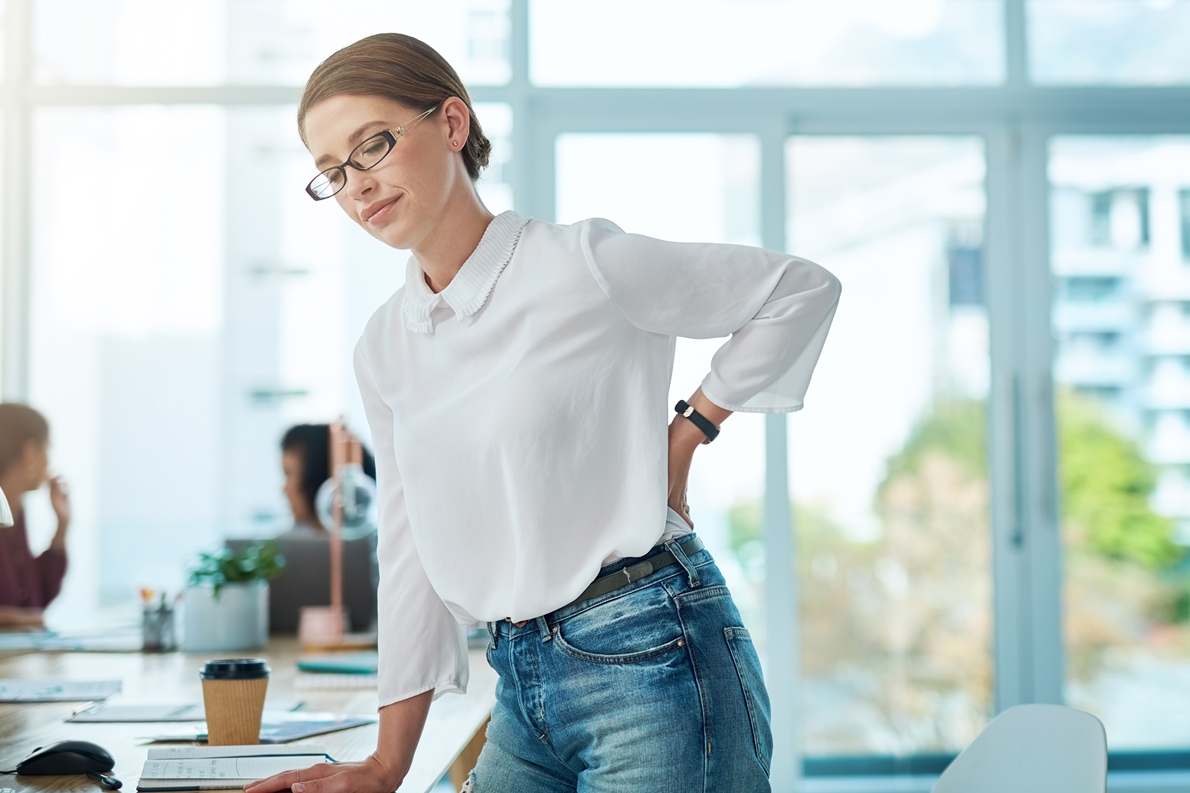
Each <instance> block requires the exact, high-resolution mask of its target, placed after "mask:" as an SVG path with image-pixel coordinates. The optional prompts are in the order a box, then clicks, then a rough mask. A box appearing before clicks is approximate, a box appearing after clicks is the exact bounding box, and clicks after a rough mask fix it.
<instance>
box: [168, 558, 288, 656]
mask: <svg viewBox="0 0 1190 793" xmlns="http://www.w3.org/2000/svg"><path fill="white" fill-rule="evenodd" d="M284 567H285V557H283V556H281V555H280V554H279V553H277V544H276V543H273V542H265V543H259V544H256V545H249V546H247V547H245V548H242V549H241V550H239V551H238V552H236V551H232V550H231V549H230V548H223V549H222V550H220V551H217V552H216V553H202V554H199V557H198V565H197V566H196V567H194V568H193V569H192V570H191V571H190V582H189V584H188V585H187V587H186V591H185V594H184V596H183V601H182V602H183V604H184V608H185V617H184V622H183V624H184V626H185V627H184V630H185V633H184V637H183V641H182V646H183V648H184V649H185V650H186V652H230V651H232V650H252V649H256V648H259V647H264V645H265V644H266V643H267V642H268V638H269V584H268V582H269V581H270V580H271V579H273V578H276V577H277V574H278V573H280V572H281V570H282V568H284Z"/></svg>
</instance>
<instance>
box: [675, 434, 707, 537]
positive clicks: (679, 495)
mask: <svg viewBox="0 0 1190 793" xmlns="http://www.w3.org/2000/svg"><path fill="white" fill-rule="evenodd" d="M683 424H684V425H685V427H683V426H682V425H683ZM689 427H693V428H694V431H695V432H696V433H698V435H697V437H694V436H691V435H690V433H689V431H688V429H687V428H689ZM702 438H703V434H702V432H701V431H700V430H699V429H698V427H695V426H694V425H693V424H691V423H690V422H689V421H686V420H685V419H684V418H682V417H681V416H677V417H675V418H674V420H673V421H672V422H671V423H670V425H669V506H670V507H671V508H672V509H673V511H674V512H676V513H678V514H679V515H681V516H682V519H683V520H685V521H686V522H687V523H688V524H690V528H692V529H693V528H694V521H693V520H691V519H690V505H689V504H687V503H686V483H687V481H688V480H689V479H690V463H691V462H693V460H694V450H695V449H697V448H698V446H699V444H700V443H702Z"/></svg>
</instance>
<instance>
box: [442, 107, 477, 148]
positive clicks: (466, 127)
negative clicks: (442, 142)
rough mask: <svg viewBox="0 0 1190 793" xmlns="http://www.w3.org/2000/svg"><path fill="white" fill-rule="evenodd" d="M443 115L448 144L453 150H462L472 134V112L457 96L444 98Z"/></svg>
mask: <svg viewBox="0 0 1190 793" xmlns="http://www.w3.org/2000/svg"><path fill="white" fill-rule="evenodd" d="M442 117H443V118H444V119H446V130H447V141H446V145H447V146H448V147H449V148H450V150H451V151H462V150H463V147H465V146H466V145H467V136H468V135H470V134H471V112H470V111H469V110H467V105H466V103H465V102H463V100H462V99H459V98H458V97H457V96H452V97H449V98H447V99H444V100H442Z"/></svg>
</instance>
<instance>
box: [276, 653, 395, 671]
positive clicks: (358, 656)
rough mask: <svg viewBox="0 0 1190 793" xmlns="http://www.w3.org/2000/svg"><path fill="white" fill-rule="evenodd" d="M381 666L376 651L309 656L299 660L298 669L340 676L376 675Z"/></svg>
mask: <svg viewBox="0 0 1190 793" xmlns="http://www.w3.org/2000/svg"><path fill="white" fill-rule="evenodd" d="M379 666H380V656H379V654H378V653H377V652H376V651H375V650H367V651H364V652H359V653H334V654H331V655H309V656H306V657H305V658H299V659H298V664H297V668H298V669H299V670H301V671H303V672H325V673H330V674H339V675H374V674H376V670H377V668H378V667H379Z"/></svg>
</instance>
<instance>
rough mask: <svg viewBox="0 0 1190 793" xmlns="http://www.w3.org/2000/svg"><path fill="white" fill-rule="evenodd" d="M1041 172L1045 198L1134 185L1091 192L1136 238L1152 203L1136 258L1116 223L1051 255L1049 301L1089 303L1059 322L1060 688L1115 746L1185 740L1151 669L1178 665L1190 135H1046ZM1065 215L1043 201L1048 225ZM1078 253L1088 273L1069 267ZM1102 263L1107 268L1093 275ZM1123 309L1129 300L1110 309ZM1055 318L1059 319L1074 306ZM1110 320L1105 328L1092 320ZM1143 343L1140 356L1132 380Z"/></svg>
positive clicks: (1188, 400) (1163, 671)
mask: <svg viewBox="0 0 1190 793" xmlns="http://www.w3.org/2000/svg"><path fill="white" fill-rule="evenodd" d="M1050 174H1051V182H1052V184H1053V185H1054V191H1055V200H1058V196H1059V195H1060V194H1061V192H1062V191H1063V190H1064V189H1066V188H1068V187H1069V186H1070V185H1069V182H1070V179H1069V178H1068V177H1073V178H1077V179H1078V180H1080V181H1082V182H1083V183H1093V182H1095V181H1096V180H1099V179H1105V180H1121V179H1124V180H1127V181H1128V183H1129V184H1131V185H1133V186H1132V187H1129V188H1127V189H1109V190H1104V191H1101V192H1099V193H1096V194H1094V196H1095V201H1096V202H1097V203H1096V206H1100V205H1104V206H1110V207H1111V213H1112V215H1113V217H1112V220H1111V224H1112V227H1113V229H1115V228H1117V227H1118V226H1119V225H1125V224H1124V222H1123V221H1117V220H1116V218H1115V217H1114V214H1115V213H1116V212H1117V211H1119V210H1118V209H1117V208H1118V207H1119V206H1120V205H1121V204H1120V202H1121V201H1124V202H1125V203H1124V206H1127V207H1129V209H1128V210H1127V211H1128V212H1129V213H1131V219H1130V220H1128V221H1127V226H1128V227H1129V228H1131V231H1130V232H1129V234H1128V235H1127V239H1128V240H1129V241H1131V242H1136V241H1139V240H1141V239H1143V240H1144V242H1145V243H1148V242H1149V239H1148V232H1147V229H1148V228H1149V225H1148V221H1147V219H1146V220H1145V221H1144V222H1143V223H1141V222H1140V221H1139V218H1140V217H1141V215H1140V213H1139V212H1137V210H1136V207H1138V206H1144V205H1148V204H1150V203H1151V205H1152V207H1153V217H1152V224H1151V229H1152V239H1151V245H1149V246H1148V247H1147V250H1145V251H1143V253H1141V255H1138V251H1137V248H1136V246H1133V245H1121V244H1118V243H1119V242H1120V238H1119V237H1118V236H1116V237H1113V242H1115V243H1117V244H1114V245H1112V246H1111V254H1110V255H1111V256H1114V257H1116V258H1115V259H1114V260H1104V259H1100V258H1095V257H1090V258H1087V257H1084V256H1083V255H1082V254H1080V253H1079V252H1078V251H1077V249H1072V250H1063V249H1062V248H1060V247H1059V248H1057V249H1055V250H1054V252H1053V255H1054V266H1055V267H1059V266H1060V267H1061V268H1062V275H1063V276H1064V284H1065V290H1064V292H1060V293H1059V297H1058V301H1059V302H1058V304H1057V305H1056V306H1055V308H1056V309H1058V308H1061V306H1062V301H1070V302H1071V303H1075V302H1077V303H1080V304H1082V305H1084V306H1086V307H1087V308H1093V309H1094V311H1095V312H1099V314H1100V315H1101V316H1100V317H1098V318H1096V317H1095V316H1094V315H1093V314H1091V313H1088V314H1086V315H1085V316H1083V317H1081V319H1080V321H1081V322H1082V327H1081V328H1080V329H1079V330H1073V331H1071V332H1069V333H1066V334H1063V333H1062V332H1061V331H1062V330H1064V328H1061V327H1058V328H1056V330H1057V331H1059V332H1058V338H1059V343H1058V349H1057V363H1056V369H1055V379H1056V380H1057V381H1058V386H1059V390H1058V396H1057V402H1056V410H1057V414H1058V427H1059V441H1058V448H1059V451H1060V457H1059V482H1060V486H1061V501H1062V506H1063V512H1062V533H1063V539H1064V543H1065V569H1066V582H1065V587H1066V589H1065V598H1064V602H1065V607H1066V616H1065V626H1066V646H1067V672H1066V675H1067V677H1066V681H1067V682H1066V693H1067V697H1068V701H1069V702H1070V704H1072V705H1074V706H1075V707H1079V708H1083V709H1086V710H1089V711H1091V712H1093V713H1095V714H1097V715H1098V716H1099V717H1100V718H1101V719H1103V720H1104V722H1105V724H1106V726H1107V735H1108V741H1109V743H1110V745H1111V746H1112V747H1113V748H1154V747H1180V746H1183V745H1185V744H1186V742H1187V741H1190V730H1188V729H1187V728H1186V725H1185V721H1184V719H1183V717H1182V714H1184V713H1185V711H1186V708H1187V707H1188V706H1190V702H1183V701H1182V698H1181V696H1180V693H1179V692H1180V689H1178V688H1177V687H1176V686H1174V687H1170V686H1168V685H1167V683H1165V682H1164V681H1166V680H1167V679H1170V678H1171V677H1173V676H1177V675H1182V674H1185V673H1186V670H1190V653H1187V651H1186V649H1185V648H1186V647H1187V646H1190V644H1187V640H1188V637H1190V623H1188V622H1187V619H1188V616H1190V615H1187V613H1186V610H1185V607H1184V603H1185V600H1186V597H1187V595H1186V592H1187V591H1188V590H1187V589H1186V582H1185V580H1184V575H1183V574H1182V573H1181V572H1180V570H1181V566H1182V565H1183V564H1184V562H1183V560H1184V558H1185V556H1186V549H1185V547H1184V546H1183V545H1181V542H1180V539H1179V538H1180V537H1182V536H1184V533H1182V532H1179V531H1178V527H1179V526H1180V525H1184V524H1185V523H1186V522H1187V520H1188V519H1190V489H1188V486H1190V484H1188V482H1187V480H1186V479H1185V477H1184V476H1182V475H1181V472H1182V471H1184V470H1185V468H1186V466H1187V464H1190V455H1188V450H1190V424H1188V423H1187V419H1186V417H1187V416H1188V415H1190V389H1188V388H1187V386H1186V376H1185V372H1186V367H1187V363H1186V361H1187V360H1188V357H1187V353H1188V352H1190V347H1186V346H1185V339H1186V338H1187V336H1186V330H1185V320H1184V316H1183V315H1184V313H1185V311H1184V307H1185V303H1184V302H1180V301H1179V299H1180V298H1181V293H1180V288H1179V286H1178V284H1179V283H1180V281H1179V280H1178V279H1177V278H1176V277H1174V278H1165V277H1163V273H1166V272H1171V270H1170V268H1173V269H1172V272H1173V273H1178V271H1179V269H1178V268H1179V266H1180V256H1179V252H1180V248H1179V245H1178V240H1177V235H1178V232H1179V202H1178V199H1177V193H1176V189H1175V188H1174V187H1173V186H1172V185H1171V182H1172V183H1173V184H1177V183H1181V184H1185V183H1186V182H1187V180H1190V138H1158V137H1133V138H1082V137H1058V138H1056V139H1055V140H1054V141H1053V143H1052V144H1051V147H1050ZM1076 174H1077V176H1076ZM1105 196H1106V198H1104V197H1105ZM1122 196H1127V198H1122ZM1150 199H1151V201H1150ZM1159 211H1160V212H1161V213H1163V214H1160V215H1159V214H1158V212H1159ZM1065 217H1068V216H1065V215H1063V214H1061V213H1055V215H1054V222H1055V224H1060V223H1062V222H1063V220H1064V218H1065ZM1145 217H1147V216H1145ZM1142 228H1143V229H1146V231H1144V232H1143V233H1141V229H1142ZM1067 231H1068V230H1063V229H1061V228H1057V227H1055V228H1054V232H1053V238H1054V239H1056V240H1070V239H1072V236H1071V235H1070V234H1069V233H1067ZM1080 262H1081V264H1079V263H1080ZM1080 266H1081V267H1082V268H1083V270H1084V271H1085V272H1086V274H1076V272H1077V268H1078V267H1080ZM1104 269H1111V270H1114V271H1116V272H1118V273H1120V274H1119V275H1115V276H1103V275H1098V274H1094V273H1098V272H1102V271H1103V270H1104ZM1126 283H1127V284H1131V285H1133V286H1132V288H1131V289H1124V288H1123V286H1124V284H1126ZM1121 306H1123V307H1125V308H1127V309H1129V311H1127V312H1124V313H1120V312H1117V311H1116V309H1117V308H1119V307H1121ZM1144 306H1149V307H1151V314H1152V322H1151V323H1150V325H1149V327H1148V329H1147V331H1142V329H1141V328H1139V327H1134V326H1132V324H1131V323H1129V322H1128V321H1127V317H1128V316H1138V317H1139V316H1140V315H1141V309H1142V308H1143V307H1144ZM1167 309H1168V311H1167ZM1113 312H1115V315H1113ZM1054 316H1055V322H1056V323H1057V322H1059V321H1061V320H1062V318H1063V316H1066V317H1067V318H1068V320H1069V318H1070V316H1072V315H1063V314H1061V313H1060V312H1058V311H1055V315H1054ZM1121 318H1123V319H1124V321H1123V322H1122V323H1120V322H1117V321H1118V320H1120V319H1121ZM1070 321H1073V320H1070ZM1096 321H1098V322H1099V329H1094V330H1092V329H1091V328H1092V327H1093V324H1094V323H1095V322H1096ZM1113 322H1115V323H1116V329H1113V330H1106V329H1104V328H1105V327H1107V326H1109V325H1111V324H1113ZM1146 356H1149V358H1148V360H1152V361H1153V363H1152V365H1151V367H1150V368H1151V376H1150V378H1149V380H1148V381H1147V382H1142V381H1141V380H1140V379H1139V378H1141V377H1143V373H1144V369H1145V367H1144V366H1142V365H1141V363H1142V362H1143V361H1144V360H1146ZM1149 416H1151V417H1152V418H1148V417H1149ZM1159 691H1160V692H1161V693H1160V694H1158V692H1159Z"/></svg>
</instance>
